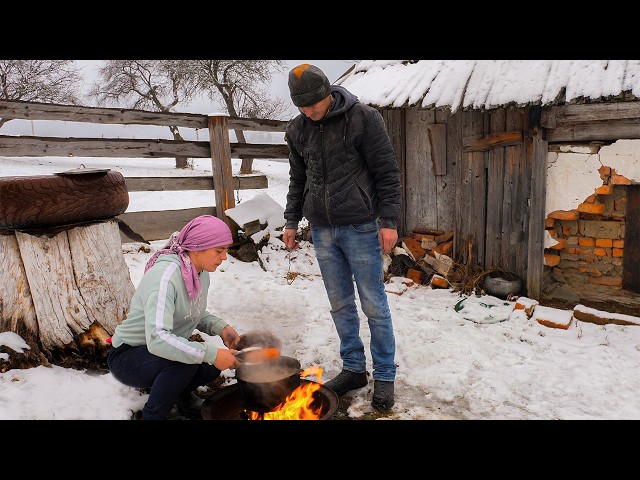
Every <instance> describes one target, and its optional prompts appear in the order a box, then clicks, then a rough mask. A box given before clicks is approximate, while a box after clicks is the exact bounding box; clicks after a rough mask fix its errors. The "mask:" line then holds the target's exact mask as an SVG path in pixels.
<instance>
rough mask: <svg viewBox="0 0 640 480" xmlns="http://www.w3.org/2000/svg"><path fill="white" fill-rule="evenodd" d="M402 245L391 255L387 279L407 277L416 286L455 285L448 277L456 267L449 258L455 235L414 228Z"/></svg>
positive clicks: (401, 241) (400, 241) (401, 242)
mask: <svg viewBox="0 0 640 480" xmlns="http://www.w3.org/2000/svg"><path fill="white" fill-rule="evenodd" d="M398 244H399V245H398V246H397V247H396V248H395V250H394V251H393V254H392V255H390V258H391V262H390V264H389V265H388V268H387V270H386V274H387V276H389V277H391V276H396V277H406V278H409V279H411V280H412V281H413V283H416V284H420V285H431V286H433V287H439V288H449V287H450V286H451V285H450V283H449V280H448V277H449V276H450V274H451V273H452V269H453V268H454V265H455V262H454V261H453V259H452V258H451V257H450V256H449V254H450V253H451V252H452V251H453V232H443V231H442V230H433V229H429V228H414V229H413V230H412V231H411V233H410V234H409V235H407V236H406V237H404V238H402V239H400V240H399V242H398Z"/></svg>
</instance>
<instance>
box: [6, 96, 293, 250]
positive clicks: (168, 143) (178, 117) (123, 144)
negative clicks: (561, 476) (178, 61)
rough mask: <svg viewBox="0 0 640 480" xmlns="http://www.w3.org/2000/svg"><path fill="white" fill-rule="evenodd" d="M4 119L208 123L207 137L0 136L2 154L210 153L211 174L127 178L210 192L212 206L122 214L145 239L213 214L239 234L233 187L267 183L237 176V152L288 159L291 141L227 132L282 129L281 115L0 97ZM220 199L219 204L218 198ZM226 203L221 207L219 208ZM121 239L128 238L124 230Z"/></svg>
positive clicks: (139, 184)
mask: <svg viewBox="0 0 640 480" xmlns="http://www.w3.org/2000/svg"><path fill="white" fill-rule="evenodd" d="M0 118H5V119H22V120H52V121H66V122H84V123H93V124H97V125H104V124H121V125H147V126H165V127H168V126H174V127H182V128H193V129H206V130H207V131H208V132H209V141H190V140H167V139H157V138H151V139H127V138H124V139H120V138H74V137H64V138H63V137H39V136H13V135H0V156H4V157H48V156H59V157H69V156H74V157H114V158H141V159H151V160H150V161H151V162H152V161H153V159H156V158H175V157H176V156H182V157H190V158H211V167H212V170H211V171H212V174H211V175H210V176H208V175H207V176H202V175H198V176H175V177H125V181H126V183H127V189H128V190H129V191H132V192H141V191H181V190H211V191H212V193H214V195H212V205H211V206H210V207H198V208H189V209H182V210H161V211H152V212H129V213H124V214H122V215H119V216H118V218H120V219H121V220H123V221H124V222H125V223H127V224H128V225H129V226H130V227H131V229H132V230H133V231H134V232H136V233H138V234H140V235H142V237H144V238H145V239H147V240H161V239H165V238H168V237H169V235H171V233H173V232H174V231H176V230H179V229H180V228H182V226H184V224H185V223H186V222H188V221H189V220H190V219H191V218H193V217H195V216H198V215H202V214H205V213H206V214H210V215H215V216H217V217H218V218H220V219H222V220H224V221H225V222H227V224H228V225H229V226H230V227H232V231H233V232H234V239H237V226H236V225H235V224H234V223H233V221H232V220H231V219H229V218H228V217H227V216H226V215H225V213H224V212H225V210H227V209H229V208H233V207H234V206H235V201H234V195H233V192H234V191H235V190H243V189H259V188H267V187H268V180H267V178H266V176H264V175H258V174H255V175H254V174H251V175H236V176H233V175H232V174H231V171H232V170H231V158H287V157H288V156H289V148H288V146H287V145H286V144H257V143H256V144H249V143H230V142H229V130H244V131H261V132H284V131H285V128H286V125H287V122H286V121H282V120H272V119H260V118H239V117H229V116H227V115H224V114H219V115H218V114H215V115H202V114H194V113H175V112H171V113H163V112H150V111H145V110H131V109H122V108H99V107H79V106H74V105H61V104H52V103H38V102H24V101H10V100H0ZM214 198H215V202H213V200H214ZM218 205H220V206H222V208H216V206H218ZM122 240H123V241H130V239H128V238H127V237H126V236H124V234H122Z"/></svg>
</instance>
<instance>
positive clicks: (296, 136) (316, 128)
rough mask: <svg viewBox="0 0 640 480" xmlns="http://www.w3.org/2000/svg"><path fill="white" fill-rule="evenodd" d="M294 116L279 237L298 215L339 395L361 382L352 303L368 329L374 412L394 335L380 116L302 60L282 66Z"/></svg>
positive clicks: (395, 189) (392, 210) (394, 207)
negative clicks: (316, 269)
mask: <svg viewBox="0 0 640 480" xmlns="http://www.w3.org/2000/svg"><path fill="white" fill-rule="evenodd" d="M289 91H290V94H291V100H292V101H293V104H294V105H295V106H296V107H298V110H299V111H300V115H298V116H296V117H295V118H294V119H293V120H291V121H290V122H289V124H288V125H287V129H286V133H285V140H286V141H287V144H288V145H289V150H290V153H289V165H290V170H289V173H290V182H289V191H288V194H287V206H286V208H285V212H284V217H285V220H286V224H285V230H284V234H283V241H284V243H285V245H286V247H287V248H288V249H294V248H297V247H298V242H297V241H296V239H295V236H296V232H297V230H298V223H299V222H300V220H302V217H303V216H304V217H306V218H307V220H308V221H309V227H310V230H311V238H312V240H313V245H314V248H315V252H316V257H317V259H318V264H319V266H320V271H321V273H322V279H323V281H324V286H325V289H326V291H327V295H328V297H329V302H330V304H331V316H332V318H333V322H334V324H335V327H336V330H337V332H338V336H339V338H340V357H341V359H342V371H341V372H340V373H339V374H338V375H337V376H336V377H334V378H333V379H331V380H329V381H328V382H326V383H325V386H327V387H328V388H330V389H331V390H333V391H335V392H336V393H337V394H338V395H343V394H344V393H346V392H348V391H350V390H355V389H358V388H362V387H365V386H367V384H368V378H367V371H366V357H365V353H364V344H363V342H362V339H361V338H360V319H359V317H358V310H357V307H356V302H355V288H354V280H355V285H356V287H357V289H358V296H359V298H360V306H361V308H362V311H363V312H364V314H365V315H366V316H367V320H368V324H369V330H370V332H371V344H370V348H371V358H372V361H373V379H374V387H373V398H372V401H371V405H372V406H373V407H374V408H375V409H377V410H385V409H389V408H391V407H392V406H393V404H394V381H395V376H396V364H395V351H396V345H395V336H394V331H393V323H392V319H391V313H390V310H389V304H388V300H387V294H386V292H385V289H384V270H383V253H389V252H391V251H392V250H393V248H394V247H395V245H396V243H397V241H398V231H397V223H398V217H399V215H400V203H401V185H400V169H399V167H398V164H397V162H396V157H395V153H394V151H393V147H392V146H391V141H390V139H389V136H388V134H387V131H386V129H385V125H384V120H383V118H382V115H381V114H380V112H378V111H377V110H376V109H375V108H373V107H370V106H368V105H365V104H363V103H360V102H359V100H358V98H357V97H356V96H355V95H353V94H352V93H351V92H349V91H348V90H347V89H345V88H344V87H341V86H339V85H333V86H331V85H330V84H329V80H328V79H327V77H326V75H325V74H324V72H322V70H320V69H319V68H318V67H316V66H314V65H309V64H306V63H304V64H302V65H298V66H297V67H295V68H293V69H292V70H291V71H290V72H289Z"/></svg>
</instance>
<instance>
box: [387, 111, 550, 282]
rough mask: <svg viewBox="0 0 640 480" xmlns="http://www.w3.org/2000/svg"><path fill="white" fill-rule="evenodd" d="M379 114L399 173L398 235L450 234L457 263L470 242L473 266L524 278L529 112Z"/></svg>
mask: <svg viewBox="0 0 640 480" xmlns="http://www.w3.org/2000/svg"><path fill="white" fill-rule="evenodd" d="M383 116H384V117H385V121H386V122H387V128H388V130H389V133H390V136H391V137H392V142H393V143H394V148H396V155H397V156H398V161H399V163H400V165H401V169H402V172H403V219H402V228H401V230H400V234H401V235H407V234H408V233H410V232H411V231H412V229H414V228H416V227H422V228H431V229H437V230H443V231H445V232H448V231H453V232H454V252H453V257H454V258H455V259H456V260H457V261H459V262H466V261H467V257H468V252H469V250H468V245H469V242H470V245H471V250H470V251H471V255H472V258H471V262H472V263H474V264H478V265H480V266H482V267H483V268H485V269H488V268H491V267H499V268H503V269H507V270H512V271H514V272H516V273H518V274H519V275H521V276H522V277H523V278H527V262H528V260H527V259H528V246H529V245H528V244H529V219H530V201H531V195H530V191H531V177H532V156H531V155H527V151H528V150H530V149H528V147H527V145H526V143H525V141H526V140H525V139H526V138H527V137H528V136H527V135H526V134H525V132H526V131H527V129H528V116H529V112H528V110H527V109H500V110H495V111H493V112H492V113H488V112H481V111H478V110H474V111H466V112H458V113H455V114H453V115H451V114H450V113H449V112H447V111H442V110H425V109H418V108H406V109H399V110H385V111H383ZM402 125H404V127H403V126H402ZM514 139H516V140H514ZM541 201H543V202H544V199H541ZM541 228H544V226H543V225H541Z"/></svg>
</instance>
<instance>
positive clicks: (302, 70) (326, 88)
mask: <svg viewBox="0 0 640 480" xmlns="http://www.w3.org/2000/svg"><path fill="white" fill-rule="evenodd" d="M289 92H290V93H291V100H292V101H293V104H294V105H295V106H296V107H308V106H309V105H313V104H314V103H318V102H319V101H320V100H323V99H325V98H327V97H328V96H329V95H330V94H331V85H330V84H329V79H328V78H327V76H326V75H325V74H324V73H323V72H322V70H320V69H319V68H318V67H316V66H315V65H309V64H308V63H303V64H301V65H298V66H297V67H294V68H293V69H292V70H291V71H290V72H289Z"/></svg>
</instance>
